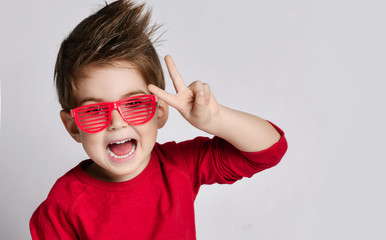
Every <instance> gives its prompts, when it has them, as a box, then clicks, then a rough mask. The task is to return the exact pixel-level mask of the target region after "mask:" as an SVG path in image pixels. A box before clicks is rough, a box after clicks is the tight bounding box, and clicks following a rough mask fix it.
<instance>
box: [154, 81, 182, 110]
mask: <svg viewBox="0 0 386 240" xmlns="http://www.w3.org/2000/svg"><path fill="white" fill-rule="evenodd" d="M148 89H149V91H150V92H151V93H153V94H154V95H156V96H157V97H159V98H160V99H162V100H163V101H165V102H166V103H167V104H168V105H170V106H172V107H174V108H176V107H177V104H178V100H177V97H176V95H174V94H171V93H168V92H166V91H164V90H163V89H161V88H159V87H157V86H155V85H153V84H149V85H148Z"/></svg>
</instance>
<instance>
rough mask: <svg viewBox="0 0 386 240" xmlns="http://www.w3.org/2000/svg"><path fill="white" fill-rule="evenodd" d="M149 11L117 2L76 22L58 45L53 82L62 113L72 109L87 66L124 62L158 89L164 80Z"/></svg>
mask: <svg viewBox="0 0 386 240" xmlns="http://www.w3.org/2000/svg"><path fill="white" fill-rule="evenodd" d="M150 18H151V12H150V10H146V9H145V5H144V4H136V3H134V2H133V1H131V0H126V1H124V0H119V1H115V2H112V3H110V4H107V5H106V6H104V7H103V8H102V9H100V10H99V11H97V12H96V13H94V14H92V15H90V16H89V17H87V18H86V19H84V20H83V21H82V22H81V23H79V24H78V25H77V26H76V27H75V29H74V30H73V31H72V32H71V33H70V34H69V36H68V37H67V38H66V39H65V40H64V41H63V42H62V44H61V47H60V50H59V53H58V57H57V60H56V65H55V74H54V80H55V83H56V89H57V93H58V98H59V103H60V104H61V106H62V108H63V109H64V110H69V109H71V108H74V107H76V105H77V102H76V97H75V95H76V90H77V85H78V84H77V83H78V82H77V80H79V78H80V76H81V75H82V74H84V73H82V70H83V69H84V67H85V66H88V65H90V64H95V63H96V64H113V63H114V62H116V61H127V62H130V63H131V64H133V65H134V66H135V67H136V68H137V70H138V71H139V72H140V74H141V75H142V77H143V78H144V79H145V81H146V83H148V84H150V83H151V84H154V85H156V86H158V87H160V88H162V89H164V88H165V81H164V76H163V71H162V67H161V64H160V61H159V57H158V55H157V52H156V50H155V48H154V46H153V43H154V42H155V41H156V39H155V40H154V39H153V35H154V33H155V31H156V30H157V29H158V28H159V27H158V25H155V24H150V20H151V19H150Z"/></svg>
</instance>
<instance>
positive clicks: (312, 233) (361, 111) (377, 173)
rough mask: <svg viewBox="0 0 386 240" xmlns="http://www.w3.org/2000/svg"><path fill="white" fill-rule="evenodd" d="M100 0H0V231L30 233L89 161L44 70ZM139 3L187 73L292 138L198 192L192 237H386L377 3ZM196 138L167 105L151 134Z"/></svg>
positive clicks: (385, 59) (381, 8) (383, 57)
mask: <svg viewBox="0 0 386 240" xmlns="http://www.w3.org/2000/svg"><path fill="white" fill-rule="evenodd" d="M102 4H103V1H102V0H87V1H86V0H82V1H76V0H67V1H59V0H55V1H54V0H34V1H27V0H23V1H12V0H1V1H0V34H1V37H0V77H1V81H2V82H1V105H2V106H1V112H2V113H1V118H2V119H1V130H0V141H1V142H0V143H1V145H0V158H1V161H0V201H1V202H0V238H1V239H6V240H9V239H15V240H20V239H29V229H28V221H29V218H30V216H31V214H32V213H33V211H34V210H35V209H36V207H37V206H38V205H39V204H40V203H41V202H42V201H43V200H44V199H45V197H46V195H47V193H48V191H49V190H50V188H51V186H52V185H53V183H54V182H55V180H56V179H57V178H58V177H60V176H61V175H62V174H64V173H65V172H66V171H68V170H69V169H70V168H72V167H74V166H75V165H76V164H77V163H78V162H80V161H81V160H83V159H84V158H86V155H85V154H84V153H83V150H82V147H81V145H80V144H77V143H76V142H75V141H73V140H72V139H71V138H70V136H69V135H68V134H67V133H66V131H65V129H64V127H63V126H62V123H61V121H60V118H59V110H60V107H59V104H58V103H57V99H56V93H55V89H54V85H53V69H54V63H55V59H56V54H57V51H58V49H59V45H60V43H61V41H62V40H63V39H64V37H65V36H66V35H67V34H68V33H69V32H70V31H71V30H72V29H73V28H74V27H75V25H76V24H77V23H79V22H80V21H81V20H82V19H83V18H85V17H86V16H88V15H89V14H90V13H92V12H93V11H95V10H97V9H99V6H100V5H102ZM149 5H150V6H152V8H153V13H154V15H153V16H154V18H153V19H154V20H155V21H157V22H159V23H162V24H164V27H163V28H162V30H163V31H166V33H165V34H164V35H163V37H162V39H163V40H165V41H164V42H163V43H162V44H161V45H159V46H158V47H157V50H158V52H159V54H160V55H161V56H164V55H166V54H171V55H172V56H173V57H174V59H175V61H176V63H177V66H178V67H179V70H180V72H181V74H182V76H183V77H184V79H185V81H186V82H187V83H190V82H192V81H194V80H197V79H200V80H202V81H204V82H207V83H209V84H210V85H211V88H212V90H213V92H214V94H215V96H216V98H217V100H218V101H219V102H220V103H222V104H224V105H227V106H229V107H233V108H236V109H239V110H243V111H247V112H250V113H253V114H256V115H259V116H261V117H263V118H266V119H269V120H271V121H273V122H274V123H276V124H277V125H278V126H280V127H281V128H282V129H283V130H284V131H285V132H286V136H287V138H288V142H289V150H288V152H287V154H286V155H285V157H284V159H283V160H282V162H281V163H280V164H279V165H278V166H277V167H275V168H272V169H269V170H266V171H264V172H262V173H260V174H257V175H256V176H254V177H253V178H251V179H244V180H242V181H240V182H237V183H235V184H233V185H230V186H229V185H226V186H220V185H213V186H205V187H203V188H202V189H201V192H200V194H199V195H198V198H197V201H196V222H197V237H198V239H202V240H203V239H222V240H227V239H265V240H279V239H290V240H291V239H296V240H310V239H316V240H325V239H358V240H359V239H372V240H374V239H386V232H385V231H386V230H385V228H384V227H385V223H386V207H385V203H386V192H385V183H386V174H385V173H384V171H385V169H386V163H385V160H386V157H385V153H384V149H385V143H386V141H385V139H384V135H385V133H386V127H385V123H386V113H385V102H386V97H385V90H386V84H385V80H386V78H385V75H386V74H385V66H386V65H385V64H386V47H385V43H386V32H385V27H386V26H385V23H386V15H385V7H386V3H385V2H384V1H383V0H379V1H376V0H367V1H358V0H323V1H322V0H320V1H315V0H314V1H312V0H292V1H287V0H273V1H262V0H254V1H252V0H250V1H247V0H239V1H230V0H225V1H224V0H212V1H203V0H196V1H178V0H163V1H156V0H153V1H149ZM166 76H167V74H166ZM167 86H168V87H167V89H168V90H169V91H172V90H173V89H172V88H171V86H172V84H171V82H170V79H169V78H167ZM203 134H204V133H201V132H199V131H198V130H195V129H193V128H192V127H190V126H189V125H188V124H187V123H185V121H184V120H183V119H182V117H180V116H179V115H178V114H177V112H176V111H174V110H172V111H171V115H170V118H169V122H168V124H167V126H166V127H165V128H164V129H162V130H161V131H160V137H159V142H165V141H169V140H176V141H180V140H184V139H188V138H192V137H194V136H196V135H203Z"/></svg>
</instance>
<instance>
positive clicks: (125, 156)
mask: <svg viewBox="0 0 386 240" xmlns="http://www.w3.org/2000/svg"><path fill="white" fill-rule="evenodd" d="M129 141H131V139H128V140H124V141H120V142H113V143H111V144H122V143H125V142H129ZM136 147H137V146H136V144H135V142H133V148H132V149H131V151H130V152H129V153H128V154H125V155H122V156H118V155H116V154H115V153H113V151H111V149H110V147H107V152H108V153H109V154H110V156H111V157H113V158H120V159H121V158H127V157H128V156H130V155H131V154H133V153H134V151H135V148H136Z"/></svg>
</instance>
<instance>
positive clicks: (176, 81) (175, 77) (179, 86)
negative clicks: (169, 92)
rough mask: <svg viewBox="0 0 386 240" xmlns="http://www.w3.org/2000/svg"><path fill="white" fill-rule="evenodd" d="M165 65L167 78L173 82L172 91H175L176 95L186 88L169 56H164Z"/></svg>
mask: <svg viewBox="0 0 386 240" xmlns="http://www.w3.org/2000/svg"><path fill="white" fill-rule="evenodd" d="M165 63H166V66H167V68H168V72H169V76H170V78H171V79H172V81H173V85H174V89H176V92H177V93H178V92H180V91H181V90H183V89H184V88H186V85H185V83H184V80H183V79H182V77H181V75H180V73H179V72H178V69H177V67H176V64H175V63H174V61H173V58H172V57H171V56H170V55H167V56H165Z"/></svg>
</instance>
